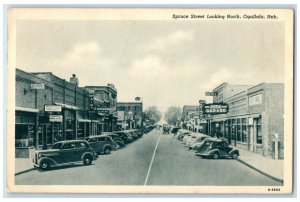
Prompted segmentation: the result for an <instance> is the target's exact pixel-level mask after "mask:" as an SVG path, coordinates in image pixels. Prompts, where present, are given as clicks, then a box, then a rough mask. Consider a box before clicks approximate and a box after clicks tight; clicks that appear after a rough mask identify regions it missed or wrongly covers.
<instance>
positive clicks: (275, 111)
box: [210, 83, 284, 158]
mask: <svg viewBox="0 0 300 202" xmlns="http://www.w3.org/2000/svg"><path fill="white" fill-rule="evenodd" d="M226 87H227V85H226V84H225V85H221V86H219V87H218V88H216V89H215V90H214V91H217V92H226V91H227V90H228V89H226ZM224 95H225V96H224ZM218 96H220V97H218ZM213 100H214V102H215V101H216V103H220V102H223V103H227V104H228V105H229V112H228V113H227V114H220V115H214V116H213V117H212V119H211V132H210V135H212V136H217V137H223V138H226V139H227V140H228V142H229V143H230V144H232V145H234V146H237V147H239V148H243V149H246V150H249V151H252V152H255V153H259V154H261V155H263V156H267V157H273V158H274V150H275V148H274V142H275V141H278V142H279V157H278V158H284V149H283V144H284V138H283V137H284V118H283V114H284V110H283V109H284V85H283V84H281V83H261V84H259V85H256V86H251V87H247V89H245V90H242V91H240V90H239V91H237V92H236V93H235V94H227V95H226V94H222V93H217V95H216V96H214V99H213Z"/></svg>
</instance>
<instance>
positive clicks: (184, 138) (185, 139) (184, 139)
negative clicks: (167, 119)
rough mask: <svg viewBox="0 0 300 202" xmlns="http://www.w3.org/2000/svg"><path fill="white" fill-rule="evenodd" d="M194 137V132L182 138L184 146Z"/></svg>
mask: <svg viewBox="0 0 300 202" xmlns="http://www.w3.org/2000/svg"><path fill="white" fill-rule="evenodd" d="M191 136H192V132H190V133H186V134H185V136H184V137H183V138H182V140H181V141H182V144H186V142H187V140H188V139H189V138H190V137H191Z"/></svg>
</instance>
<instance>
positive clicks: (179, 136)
mask: <svg viewBox="0 0 300 202" xmlns="http://www.w3.org/2000/svg"><path fill="white" fill-rule="evenodd" d="M190 133H191V131H188V130H184V129H180V130H178V132H177V134H176V135H175V137H176V138H177V139H178V140H180V141H182V139H183V138H184V136H185V135H187V134H190Z"/></svg>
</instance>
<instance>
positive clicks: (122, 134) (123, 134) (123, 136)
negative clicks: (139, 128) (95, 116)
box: [113, 131, 133, 144]
mask: <svg viewBox="0 0 300 202" xmlns="http://www.w3.org/2000/svg"><path fill="white" fill-rule="evenodd" d="M113 134H116V135H118V136H119V137H120V138H121V139H122V140H123V141H124V143H125V144H128V143H130V142H132V141H133V139H132V137H131V135H130V134H128V133H127V132H125V131H117V132H113Z"/></svg>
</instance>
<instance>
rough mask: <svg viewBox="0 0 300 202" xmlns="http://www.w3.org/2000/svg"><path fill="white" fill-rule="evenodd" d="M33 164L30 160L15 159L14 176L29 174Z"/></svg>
mask: <svg viewBox="0 0 300 202" xmlns="http://www.w3.org/2000/svg"><path fill="white" fill-rule="evenodd" d="M33 169H34V167H33V164H32V159H31V158H16V159H15V175H20V174H22V173H26V172H29V171H31V170H33Z"/></svg>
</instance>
